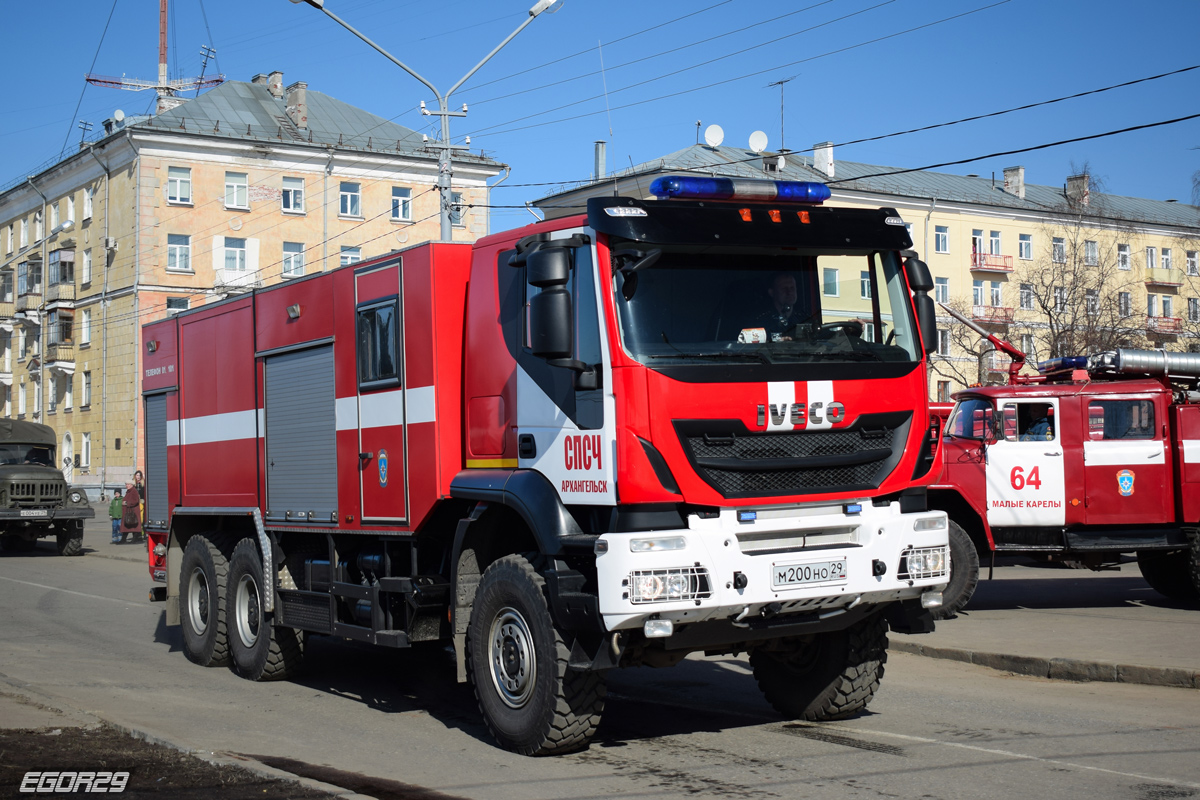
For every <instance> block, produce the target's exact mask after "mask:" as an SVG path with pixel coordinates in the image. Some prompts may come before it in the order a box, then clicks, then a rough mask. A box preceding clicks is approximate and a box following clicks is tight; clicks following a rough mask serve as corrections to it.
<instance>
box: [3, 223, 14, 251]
mask: <svg viewBox="0 0 1200 800" xmlns="http://www.w3.org/2000/svg"><path fill="white" fill-rule="evenodd" d="M12 249H13V225H12V223H11V222H10V223H8V227H7V228H5V229H4V252H6V253H11V252H12Z"/></svg>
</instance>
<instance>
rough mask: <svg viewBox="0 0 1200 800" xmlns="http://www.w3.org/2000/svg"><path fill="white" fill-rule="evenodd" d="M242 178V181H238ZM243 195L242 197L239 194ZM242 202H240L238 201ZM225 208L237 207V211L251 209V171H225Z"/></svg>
mask: <svg viewBox="0 0 1200 800" xmlns="http://www.w3.org/2000/svg"><path fill="white" fill-rule="evenodd" d="M238 178H241V182H240V183H239V182H238V180H237V179H238ZM231 190H232V194H233V202H232V203H231V202H229V197H230V192H231ZM239 194H240V195H241V196H240V197H239V196H238V195H239ZM239 200H240V201H241V202H238V201H239ZM225 208H229V209H235V210H237V211H249V210H250V173H248V172H229V171H226V172H225Z"/></svg>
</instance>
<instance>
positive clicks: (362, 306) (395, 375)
mask: <svg viewBox="0 0 1200 800" xmlns="http://www.w3.org/2000/svg"><path fill="white" fill-rule="evenodd" d="M383 308H386V309H388V310H390V311H391V312H392V319H393V320H394V323H393V325H392V331H391V334H392V335H391V339H392V342H391V344H392V352H393V354H394V363H393V364H392V372H391V373H390V374H388V375H380V374H365V373H364V369H363V368H364V366H365V365H366V364H367V362H368V358H366V357H364V353H363V350H364V342H365V340H364V338H363V328H362V325H363V321H364V319H365V318H367V317H368V315H369V316H370V318H371V319H376V320H377V319H378V313H377V312H378V311H379V310H380V309H383ZM400 327H401V317H400V296H399V295H390V296H388V297H380V298H376V299H374V300H370V301H368V302H365V303H359V304H358V306H357V307H356V308H355V310H354V359H355V361H354V377H355V381H356V383H357V385H358V389H359V391H360V392H361V391H374V390H377V389H390V388H393V387H401V386H403V385H404V384H403V376H404V350H403V349H402V342H401V341H400ZM371 332H372V333H374V334H375V336H374V337H373V339H374V340H378V333H377V326H376V325H372V328H371ZM368 355H369V356H370V355H371V354H368ZM377 355H378V354H377V353H376V354H374V356H377ZM373 372H374V371H373Z"/></svg>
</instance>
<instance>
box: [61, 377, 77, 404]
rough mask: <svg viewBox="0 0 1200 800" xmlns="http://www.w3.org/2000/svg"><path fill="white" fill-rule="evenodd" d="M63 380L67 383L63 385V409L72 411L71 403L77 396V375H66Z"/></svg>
mask: <svg viewBox="0 0 1200 800" xmlns="http://www.w3.org/2000/svg"><path fill="white" fill-rule="evenodd" d="M63 382H64V384H65V386H64V387H63V409H64V410H66V411H70V410H71V403H72V402H73V401H74V397H75V376H74V375H64V376H63Z"/></svg>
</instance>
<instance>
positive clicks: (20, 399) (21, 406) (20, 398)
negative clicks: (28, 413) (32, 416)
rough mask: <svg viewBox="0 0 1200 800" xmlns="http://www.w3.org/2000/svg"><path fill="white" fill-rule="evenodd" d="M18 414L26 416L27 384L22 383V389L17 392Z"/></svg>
mask: <svg viewBox="0 0 1200 800" xmlns="http://www.w3.org/2000/svg"><path fill="white" fill-rule="evenodd" d="M17 416H19V417H23V416H25V384H24V383H23V382H22V383H21V391H19V392H17Z"/></svg>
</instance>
